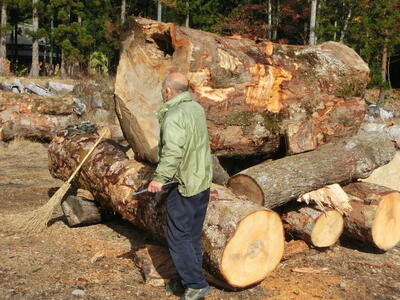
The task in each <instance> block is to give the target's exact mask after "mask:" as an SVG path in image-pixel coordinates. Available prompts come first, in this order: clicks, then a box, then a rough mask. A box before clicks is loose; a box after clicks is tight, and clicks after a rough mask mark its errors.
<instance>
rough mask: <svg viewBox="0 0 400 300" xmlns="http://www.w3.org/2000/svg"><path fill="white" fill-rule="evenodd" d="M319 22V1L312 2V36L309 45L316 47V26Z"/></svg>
mask: <svg viewBox="0 0 400 300" xmlns="http://www.w3.org/2000/svg"><path fill="white" fill-rule="evenodd" d="M316 20H317V0H311V14H310V36H309V41H308V44H309V45H311V46H312V45H315V24H316Z"/></svg>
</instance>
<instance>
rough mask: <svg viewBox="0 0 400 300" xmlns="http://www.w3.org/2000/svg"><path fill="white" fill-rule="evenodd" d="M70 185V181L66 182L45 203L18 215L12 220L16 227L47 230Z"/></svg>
mask: <svg viewBox="0 0 400 300" xmlns="http://www.w3.org/2000/svg"><path fill="white" fill-rule="evenodd" d="M70 186H71V184H70V183H68V182H65V183H64V184H63V185H62V186H61V187H60V188H59V189H58V190H57V191H56V192H55V193H54V195H53V196H52V197H51V198H50V200H49V201H48V202H47V203H46V204H45V205H43V206H41V207H39V208H38V209H36V210H34V211H32V212H29V213H27V214H24V215H20V216H16V217H15V218H14V219H13V221H12V223H13V224H14V225H15V226H14V227H15V228H16V229H17V230H18V231H22V232H25V233H39V232H42V231H43V230H45V229H46V228H47V223H48V222H49V220H50V219H51V216H52V215H53V212H54V210H55V209H56V208H57V206H58V205H60V204H61V201H62V199H63V198H64V195H65V194H66V193H67V191H68V189H69V188H70Z"/></svg>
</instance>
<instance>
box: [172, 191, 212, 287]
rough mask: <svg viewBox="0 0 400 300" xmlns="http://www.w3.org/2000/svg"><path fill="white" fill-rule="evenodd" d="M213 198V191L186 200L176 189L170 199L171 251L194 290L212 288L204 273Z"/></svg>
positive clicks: (179, 269) (181, 274)
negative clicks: (204, 236)
mask: <svg viewBox="0 0 400 300" xmlns="http://www.w3.org/2000/svg"><path fill="white" fill-rule="evenodd" d="M209 197H210V189H207V190H205V191H203V192H201V193H199V194H197V195H194V196H191V197H184V196H182V195H181V194H179V192H178V188H177V187H174V188H172V189H171V191H170V192H169V194H168V198H167V213H168V217H167V218H168V220H167V222H168V230H167V242H168V248H169V251H170V253H171V257H172V260H173V262H174V265H175V268H176V270H177V271H178V274H179V276H180V277H181V280H182V284H183V285H185V286H187V287H190V288H193V289H201V288H205V287H207V286H208V283H207V281H206V280H205V278H204V275H203V273H202V270H201V267H202V264H203V258H202V257H203V253H202V245H201V232H202V229H203V223H204V218H205V215H206V212H207V205H208V200H209Z"/></svg>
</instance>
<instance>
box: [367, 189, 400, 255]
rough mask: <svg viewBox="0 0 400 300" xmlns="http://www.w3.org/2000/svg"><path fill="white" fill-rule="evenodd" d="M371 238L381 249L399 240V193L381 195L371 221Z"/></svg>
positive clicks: (388, 247) (389, 246)
mask: <svg viewBox="0 0 400 300" xmlns="http://www.w3.org/2000/svg"><path fill="white" fill-rule="evenodd" d="M372 239H373V241H374V243H375V245H376V246H377V247H378V248H380V249H382V250H388V249H390V248H392V247H394V246H396V244H397V243H398V242H400V193H398V192H393V193H388V194H386V195H383V196H382V200H381V201H380V202H379V206H378V209H377V210H376V214H375V218H374V221H373V223H372Z"/></svg>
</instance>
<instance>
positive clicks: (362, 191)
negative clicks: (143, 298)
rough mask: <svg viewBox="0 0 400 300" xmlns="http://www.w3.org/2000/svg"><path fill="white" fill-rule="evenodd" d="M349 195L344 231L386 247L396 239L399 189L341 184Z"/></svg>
mask: <svg viewBox="0 0 400 300" xmlns="http://www.w3.org/2000/svg"><path fill="white" fill-rule="evenodd" d="M343 189H344V191H345V192H346V193H348V194H349V195H350V196H352V197H353V200H351V201H350V205H351V206H352V207H353V210H352V212H351V213H350V214H349V215H348V216H346V217H345V231H344V232H345V234H346V235H348V236H350V237H352V238H356V239H358V240H360V241H363V242H367V243H370V244H371V245H373V246H375V247H377V248H379V249H381V250H388V249H390V248H392V247H394V246H396V244H397V243H398V242H400V192H399V191H396V190H392V189H390V188H387V187H383V186H380V185H376V184H373V183H367V182H356V183H351V184H349V185H347V186H344V187H343Z"/></svg>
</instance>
